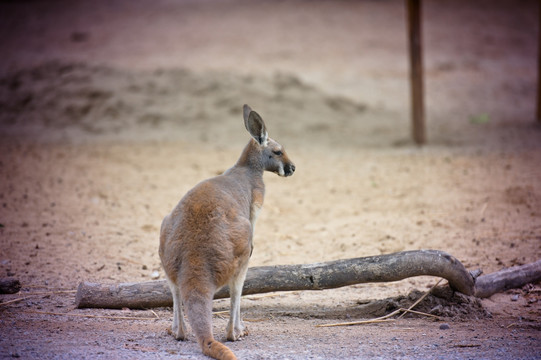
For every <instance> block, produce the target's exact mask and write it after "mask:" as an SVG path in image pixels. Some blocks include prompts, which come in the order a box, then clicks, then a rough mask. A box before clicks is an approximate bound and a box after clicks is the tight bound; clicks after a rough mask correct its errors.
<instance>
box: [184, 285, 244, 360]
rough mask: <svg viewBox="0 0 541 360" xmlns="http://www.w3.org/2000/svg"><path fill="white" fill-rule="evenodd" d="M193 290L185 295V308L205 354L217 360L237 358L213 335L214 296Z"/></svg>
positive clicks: (234, 359)
mask: <svg viewBox="0 0 541 360" xmlns="http://www.w3.org/2000/svg"><path fill="white" fill-rule="evenodd" d="M213 294H214V293H213V292H211V293H210V294H200V293H196V292H195V291H192V292H191V293H190V294H186V296H185V297H184V301H183V302H184V308H185V309H186V314H187V315H188V321H189V322H190V325H191V326H192V330H193V332H194V333H195V336H196V338H197V341H198V342H199V345H200V346H201V350H202V351H203V354H205V355H207V356H210V357H211V358H214V359H217V360H237V357H236V356H235V354H233V352H232V351H231V350H230V349H229V348H228V347H227V346H225V345H224V344H222V343H221V342H219V341H216V340H214V336H213V335H212V297H213Z"/></svg>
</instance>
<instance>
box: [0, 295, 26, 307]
mask: <svg viewBox="0 0 541 360" xmlns="http://www.w3.org/2000/svg"><path fill="white" fill-rule="evenodd" d="M25 299H26V297H22V298H18V299H13V300H9V301H5V302H2V303H0V306H3V305H8V304H13V303H16V302H19V301H23V300H25Z"/></svg>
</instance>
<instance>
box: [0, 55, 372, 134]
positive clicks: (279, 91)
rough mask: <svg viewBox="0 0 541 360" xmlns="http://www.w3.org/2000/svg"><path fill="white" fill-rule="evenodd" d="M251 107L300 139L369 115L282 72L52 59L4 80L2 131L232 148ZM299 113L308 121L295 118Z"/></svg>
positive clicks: (1, 89) (1, 81) (0, 95)
mask: <svg viewBox="0 0 541 360" xmlns="http://www.w3.org/2000/svg"><path fill="white" fill-rule="evenodd" d="M244 103H249V104H251V105H254V108H256V109H258V111H260V112H261V113H262V114H265V117H268V118H272V119H273V121H272V125H273V130H274V131H277V132H280V133H286V132H287V133H288V134H289V136H295V137H300V136H301V135H302V134H303V133H305V132H306V131H309V132H310V135H311V136H312V137H314V136H315V137H317V140H318V141H320V142H321V141H329V139H328V138H329V137H328V136H325V135H326V134H328V130H329V129H330V128H331V126H332V127H333V129H334V131H336V130H338V133H340V132H342V134H341V135H345V134H347V132H348V127H349V125H348V124H352V123H353V122H352V121H351V118H352V117H362V116H363V113H365V111H366V110H367V109H366V106H365V105H363V104H358V103H355V102H353V101H351V100H348V99H346V98H342V97H336V96H329V95H326V94H324V93H322V92H321V91H319V90H317V89H316V88H314V87H311V86H309V85H307V84H305V83H303V82H302V81H301V80H300V79H299V78H297V77H295V76H293V75H287V74H282V73H276V74H275V75H274V76H273V77H272V78H264V77H256V76H242V75H232V74H227V73H223V72H210V73H197V72H194V71H189V70H185V69H172V70H171V69H170V70H155V71H146V72H145V71H141V72H130V71H128V70H121V69H118V68H113V67H106V66H92V65H87V64H81V63H60V62H50V63H46V64H43V65H40V66H36V67H33V68H27V69H23V70H20V71H17V72H15V73H12V74H10V75H7V76H5V77H4V78H2V79H0V108H1V109H2V111H0V125H1V126H2V130H3V131H9V132H11V133H21V132H22V133H27V132H35V133H38V134H39V135H40V137H43V136H48V137H51V136H53V137H58V136H59V134H63V135H64V137H65V138H66V137H68V135H73V134H72V133H73V132H74V131H75V132H77V133H79V134H82V135H83V136H85V137H88V136H97V135H114V136H116V137H117V138H118V137H122V135H125V136H131V137H133V136H134V135H136V136H137V138H142V139H145V138H148V137H158V138H163V137H165V138H167V137H168V136H171V135H170V134H174V139H179V140H185V141H190V140H192V141H193V140H199V141H203V142H209V141H212V142H216V141H217V142H219V143H220V142H224V143H225V142H227V141H228V140H230V139H235V138H236V137H237V136H239V135H238V133H239V131H238V129H237V128H238V127H237V126H232V127H229V126H224V122H226V123H232V122H234V123H235V124H236V123H237V122H238V121H239V116H240V113H241V108H242V104H244ZM299 111H302V112H303V113H304V114H303V117H305V118H307V119H309V122H308V123H306V122H291V121H290V120H289V119H291V118H294V117H295V116H294V115H295V114H296V113H297V112H299ZM215 125H216V126H215ZM217 125H220V126H217ZM227 128H232V129H234V132H232V133H229V132H227V131H224V129H227ZM187 129H189V130H187ZM241 135H244V134H242V133H241ZM194 136H195V138H194ZM333 139H334V140H333ZM336 139H337V138H336V137H334V138H331V139H330V141H331V142H332V141H335V142H337V140H336ZM337 143H339V142H337Z"/></svg>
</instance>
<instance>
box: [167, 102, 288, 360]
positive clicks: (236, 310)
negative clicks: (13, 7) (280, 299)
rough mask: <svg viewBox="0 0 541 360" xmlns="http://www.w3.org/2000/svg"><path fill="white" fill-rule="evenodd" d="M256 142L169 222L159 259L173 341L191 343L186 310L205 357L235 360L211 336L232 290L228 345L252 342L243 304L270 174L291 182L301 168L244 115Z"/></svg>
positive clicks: (259, 123) (253, 117) (252, 115)
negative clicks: (221, 296)
mask: <svg viewBox="0 0 541 360" xmlns="http://www.w3.org/2000/svg"><path fill="white" fill-rule="evenodd" d="M243 114H244V125H245V126H246V129H247V130H248V132H249V133H250V135H251V136H252V139H250V141H249V142H248V144H247V145H246V147H245V148H244V151H243V152H242V154H241V155H240V157H239V159H238V161H237V163H236V164H235V165H234V166H233V167H232V168H230V169H229V170H227V171H225V172H224V173H223V174H222V175H219V176H216V177H214V178H211V179H207V180H204V181H202V182H200V183H199V184H198V185H196V186H195V187H194V188H193V189H192V190H190V191H189V192H188V193H187V194H186V195H184V197H183V198H182V199H181V200H180V202H179V203H178V205H177V206H176V207H175V208H174V209H173V211H172V212H171V213H170V214H169V215H167V216H166V217H165V218H164V219H163V222H162V226H161V231H160V249H159V254H160V259H161V262H162V266H163V268H164V270H165V273H166V277H167V280H168V283H169V286H170V288H171V293H172V295H173V326H172V328H171V332H172V335H173V336H174V337H175V338H176V339H177V340H185V339H186V324H185V322H184V316H183V312H182V305H184V308H185V310H186V313H187V316H188V321H189V323H190V325H191V327H192V330H193V332H194V333H195V336H196V338H197V341H198V343H199V345H200V346H201V349H202V351H203V353H204V354H205V355H207V356H210V357H212V358H214V359H221V360H233V359H236V357H235V355H234V354H233V352H232V351H231V350H230V349H229V348H228V347H227V346H225V345H224V344H222V343H220V342H218V341H216V340H215V339H214V336H213V334H212V299H213V297H214V293H215V292H216V291H217V290H218V289H219V288H221V287H222V286H224V285H229V292H230V298H231V308H230V318H229V323H228V324H227V329H226V333H227V340H230V341H235V340H238V339H240V338H241V337H243V336H246V335H248V331H247V329H246V328H245V327H244V325H243V323H242V320H241V317H240V296H241V294H242V286H243V284H244V279H245V277H246V271H247V270H248V260H249V259H250V256H251V255H252V250H253V244H252V237H253V232H254V225H255V221H256V218H257V215H258V213H259V211H260V209H261V206H262V205H263V197H264V195H265V184H264V183H263V172H264V171H271V172H274V173H276V174H278V175H280V176H290V175H293V173H294V172H295V165H294V164H293V162H291V160H289V158H288V156H287V154H286V152H285V150H284V148H283V147H282V146H281V145H280V144H279V143H277V142H276V141H274V140H273V139H271V138H269V137H268V133H267V128H266V126H265V123H264V122H263V119H262V118H261V116H259V114H257V113H256V112H255V111H253V110H252V109H251V108H250V107H249V106H248V105H244V107H243Z"/></svg>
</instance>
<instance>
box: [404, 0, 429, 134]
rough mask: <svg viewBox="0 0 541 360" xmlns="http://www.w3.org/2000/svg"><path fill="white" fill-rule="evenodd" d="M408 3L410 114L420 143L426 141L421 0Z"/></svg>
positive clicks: (414, 132) (409, 0) (411, 0)
mask: <svg viewBox="0 0 541 360" xmlns="http://www.w3.org/2000/svg"><path fill="white" fill-rule="evenodd" d="M406 1H407V3H408V39H409V55H410V82H411V115H412V126H413V128H412V131H413V140H414V141H415V143H416V144H418V145H422V144H424V143H425V142H426V131H425V110H424V98H423V96H424V95H423V93H424V91H423V58H422V43H421V41H422V38H421V0H406Z"/></svg>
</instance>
